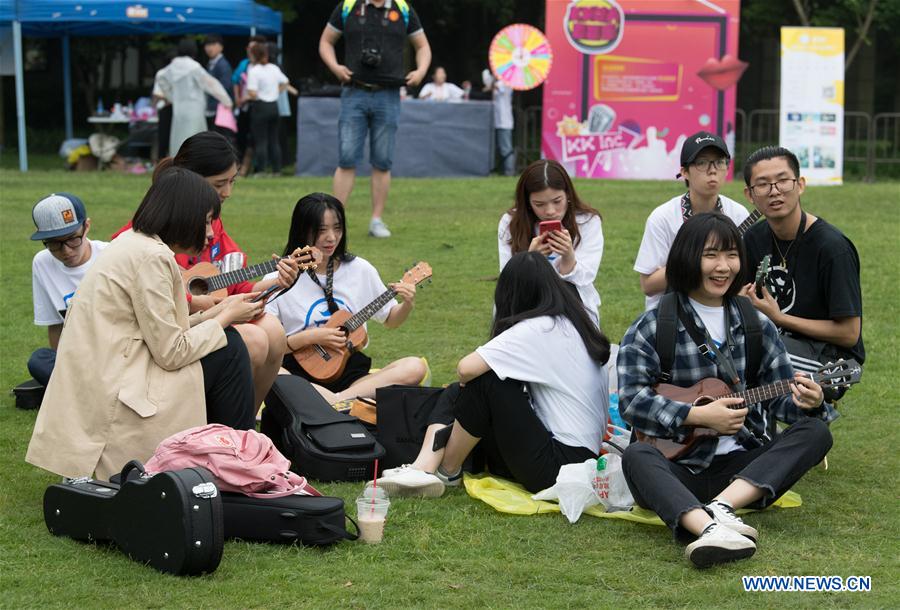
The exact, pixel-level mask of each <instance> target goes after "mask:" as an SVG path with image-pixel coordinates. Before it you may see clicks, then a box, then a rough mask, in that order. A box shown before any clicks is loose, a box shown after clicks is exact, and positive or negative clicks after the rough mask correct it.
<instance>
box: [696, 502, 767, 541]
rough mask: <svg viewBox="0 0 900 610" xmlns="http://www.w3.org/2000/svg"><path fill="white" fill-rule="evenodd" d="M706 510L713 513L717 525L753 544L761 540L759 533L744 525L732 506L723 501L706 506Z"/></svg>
mask: <svg viewBox="0 0 900 610" xmlns="http://www.w3.org/2000/svg"><path fill="white" fill-rule="evenodd" d="M706 510H707V511H708V512H711V513H712V517H713V519H715V520H716V522H717V523H721V524H722V525H724V526H725V527H727V528H728V529H730V530H732V531H734V532H737V533H738V534H740V535H741V536H746V537H747V538H749V539H750V540H752V541H753V542H756V541H757V540H759V532H757V531H756V529H755V528H752V527H750V526H749V525H747V524H746V523H744V522H743V521H742V520H741V518H740V517H738V516H737V515H736V514H734V509H733V508H732V507H731V505H730V504H727V503H725V502H722V501H721V500H713V501H712V502H710V503H709V504H707V505H706Z"/></svg>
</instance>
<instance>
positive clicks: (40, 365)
mask: <svg viewBox="0 0 900 610" xmlns="http://www.w3.org/2000/svg"><path fill="white" fill-rule="evenodd" d="M54 366H56V350H55V349H50V348H49V347H39V348H38V349H36V350H34V353H33V354H31V358H29V359H28V372H29V373H30V374H31V376H32V377H33V378H34V380H35V381H37V382H38V383H39V384H41V385H42V386H44V387H47V384H48V383H50V374H51V373H53V367H54Z"/></svg>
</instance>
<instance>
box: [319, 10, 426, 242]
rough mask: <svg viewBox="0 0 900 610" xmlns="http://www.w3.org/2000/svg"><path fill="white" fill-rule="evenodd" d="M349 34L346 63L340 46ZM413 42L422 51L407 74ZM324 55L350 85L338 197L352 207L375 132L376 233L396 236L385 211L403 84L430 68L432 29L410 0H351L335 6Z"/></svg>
mask: <svg viewBox="0 0 900 610" xmlns="http://www.w3.org/2000/svg"><path fill="white" fill-rule="evenodd" d="M342 36H343V37H344V63H342V64H341V63H338V61H337V54H336V53H335V45H336V44H337V42H338V40H340V38H341V37H342ZM407 39H408V40H409V41H410V43H411V44H412V46H413V49H414V51H415V56H416V69H415V70H413V71H411V72H409V73H407V74H405V75H404V70H403V51H404V49H405V47H406V41H407ZM319 56H320V57H321V58H322V61H323V62H325V65H326V66H327V67H328V69H329V70H331V72H332V73H333V74H334V75H335V76H336V77H337V79H338V80H339V81H341V84H342V85H343V89H342V90H341V116H340V119H339V121H338V132H339V144H338V150H339V152H338V156H339V159H338V167H337V170H335V172H334V186H333V189H334V196H335V197H337V198H338V199H340V200H341V202H342V203H343V204H344V205H347V202H348V200H349V199H350V193H351V192H352V191H353V182H354V180H355V179H356V166H357V165H359V163H360V161H362V156H363V146H364V145H365V142H366V135H368V136H369V140H370V141H369V147H370V148H369V161H370V162H371V164H372V219H371V221H370V222H369V235H371V236H372V237H390V236H391V232H390V231H389V230H388V228H387V226H386V225H385V224H384V221H383V220H382V219H381V216H382V214H383V213H384V207H385V204H386V203H387V196H388V191H389V190H390V186H391V165H392V164H393V160H394V142H395V139H396V134H397V125H398V123H399V120H400V87H402V86H407V87H415V86H416V85H418V84H419V83H421V82H422V79H423V78H424V77H425V74H426V72H427V71H428V66H429V64H430V63H431V47H430V46H429V45H428V39H427V38H426V37H425V31H424V30H423V29H422V26H421V24H420V23H419V17H418V16H417V15H416V12H415V11H414V10H413V9H412V7H411V6H409V4H408V3H407V2H406V0H344V1H343V2H341V3H339V4H338V5H337V6H336V7H335V9H334V12H332V14H331V17H330V18H329V20H328V23H327V24H326V25H325V29H324V30H323V31H322V36H321V38H320V39H319Z"/></svg>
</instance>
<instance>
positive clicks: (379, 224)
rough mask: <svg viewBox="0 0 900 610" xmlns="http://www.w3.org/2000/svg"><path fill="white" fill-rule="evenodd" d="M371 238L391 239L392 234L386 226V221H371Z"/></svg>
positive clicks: (378, 219)
mask: <svg viewBox="0 0 900 610" xmlns="http://www.w3.org/2000/svg"><path fill="white" fill-rule="evenodd" d="M369 236H370V237H382V238H383V237H390V236H391V232H390V230H389V229H388V228H387V225H386V224H384V221H383V220H381V219H380V218H373V219H372V220H371V221H369Z"/></svg>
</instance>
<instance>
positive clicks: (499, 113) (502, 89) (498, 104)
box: [494, 82, 513, 129]
mask: <svg viewBox="0 0 900 610" xmlns="http://www.w3.org/2000/svg"><path fill="white" fill-rule="evenodd" d="M512 94H513V90H512V87H510V86H509V85H507V84H506V83H504V82H498V83H497V84H496V86H495V87H494V129H512V128H513V111H512Z"/></svg>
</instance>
